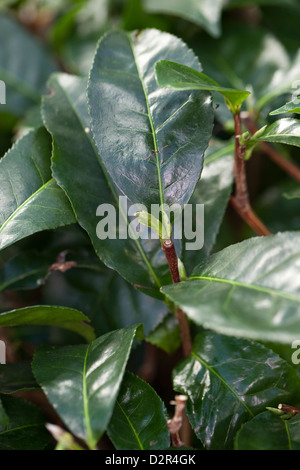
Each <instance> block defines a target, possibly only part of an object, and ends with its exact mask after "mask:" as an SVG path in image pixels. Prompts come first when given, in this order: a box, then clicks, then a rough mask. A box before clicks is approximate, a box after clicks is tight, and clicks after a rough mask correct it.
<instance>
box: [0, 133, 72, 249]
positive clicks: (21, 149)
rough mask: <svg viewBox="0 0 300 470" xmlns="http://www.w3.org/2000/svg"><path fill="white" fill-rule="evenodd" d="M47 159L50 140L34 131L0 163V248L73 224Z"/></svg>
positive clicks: (69, 211) (66, 202) (68, 207)
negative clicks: (42, 232)
mask: <svg viewBox="0 0 300 470" xmlns="http://www.w3.org/2000/svg"><path fill="white" fill-rule="evenodd" d="M50 156H51V140H50V137H49V135H48V134H47V133H46V131H45V130H44V129H38V130H36V131H32V132H30V133H29V134H27V135H26V136H25V137H23V138H22V139H20V140H19V141H17V143H16V144H15V145H14V146H13V147H12V149H11V150H9V152H8V153H7V154H6V155H5V156H4V157H3V158H2V159H1V160H0V186H1V201H0V249H3V248H6V247H8V246H9V245H12V244H13V243H15V242H17V241H19V240H21V239H22V238H25V237H27V236H29V235H32V234H33V233H36V232H40V231H42V230H47V229H53V228H56V227H61V226H63V225H68V224H72V223H74V222H75V218H74V215H73V211H72V209H71V206H70V204H69V202H68V200H67V198H66V196H65V194H64V193H63V191H62V190H61V189H60V188H59V187H58V186H57V184H56V182H55V181H54V180H53V178H52V176H51V170H50Z"/></svg>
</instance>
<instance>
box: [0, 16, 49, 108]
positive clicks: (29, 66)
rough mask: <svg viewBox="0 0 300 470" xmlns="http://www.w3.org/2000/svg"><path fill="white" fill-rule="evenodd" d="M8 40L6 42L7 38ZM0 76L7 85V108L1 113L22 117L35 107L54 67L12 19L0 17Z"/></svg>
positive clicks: (35, 43)
mask: <svg viewBox="0 0 300 470" xmlns="http://www.w3.org/2000/svg"><path fill="white" fill-rule="evenodd" d="M8 37H9V38H10V40H9V41H8V40H7V38H8ZM0 43H1V55H0V71H1V72H0V76H1V80H3V81H4V82H5V85H6V104H5V105H4V106H2V103H1V110H0V111H1V112H2V111H4V112H6V113H11V114H14V115H15V116H18V117H21V116H23V115H24V113H25V112H26V111H27V110H28V109H29V108H31V107H32V106H33V105H35V104H38V103H39V102H40V99H41V94H42V93H43V92H44V91H45V84H46V81H47V79H48V77H49V75H50V74H51V73H52V72H54V70H55V69H56V66H55V65H54V61H53V60H52V59H51V57H50V55H49V54H48V52H47V51H46V49H44V48H43V47H42V46H41V44H40V43H39V42H38V41H37V40H36V39H35V38H34V37H32V36H30V35H29V34H28V33H27V32H26V31H25V30H24V29H23V28H22V27H21V26H20V25H19V24H18V23H17V22H16V21H15V20H13V18H12V17H10V16H7V15H3V14H1V17H0Z"/></svg>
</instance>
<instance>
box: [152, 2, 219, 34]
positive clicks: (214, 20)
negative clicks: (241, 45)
mask: <svg viewBox="0 0 300 470" xmlns="http://www.w3.org/2000/svg"><path fill="white" fill-rule="evenodd" d="M144 5H145V8H146V10H147V11H149V12H150V13H167V14H169V15H176V16H179V17H181V18H184V19H186V20H189V21H191V22H192V23H196V24H198V25H200V26H202V27H203V28H204V29H205V30H206V31H207V32H209V33H210V34H211V35H212V36H219V35H220V33H221V24H220V21H221V12H222V0H214V1H213V2H212V1H207V0H185V1H182V0H144Z"/></svg>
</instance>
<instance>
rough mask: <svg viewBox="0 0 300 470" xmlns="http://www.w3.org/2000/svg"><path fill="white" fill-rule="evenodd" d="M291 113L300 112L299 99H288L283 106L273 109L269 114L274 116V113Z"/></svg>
mask: <svg viewBox="0 0 300 470" xmlns="http://www.w3.org/2000/svg"><path fill="white" fill-rule="evenodd" d="M285 113H287V114H291V113H296V114H300V99H299V98H298V97H297V98H294V99H293V100H292V101H289V102H288V103H286V104H285V105H284V106H281V108H278V109H275V110H274V111H272V112H271V113H270V115H271V116H274V115H276V114H285Z"/></svg>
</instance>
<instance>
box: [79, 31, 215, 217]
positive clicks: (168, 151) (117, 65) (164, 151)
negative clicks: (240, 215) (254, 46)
mask: <svg viewBox="0 0 300 470" xmlns="http://www.w3.org/2000/svg"><path fill="white" fill-rule="evenodd" d="M163 58H164V59H173V60H178V61H183V62H184V64H185V65H188V66H191V67H193V68H195V69H198V70H199V71H200V69H201V68H200V64H199V62H198V59H197V58H196V56H195V55H194V53H193V52H192V51H191V50H190V49H188V47H187V46H186V45H185V44H184V43H183V42H182V41H181V40H179V39H178V38H176V37H175V36H172V35H170V34H167V33H162V32H159V31H157V30H153V29H151V30H145V31H142V32H141V33H139V34H135V33H133V34H129V33H125V32H121V31H120V32H113V33H109V34H107V35H106V36H104V38H103V39H102V40H101V41H100V43H99V47H98V50H97V52H96V55H95V59H94V64H93V67H92V69H91V72H90V78H89V84H88V102H89V112H90V116H91V125H92V129H93V134H94V139H95V143H96V146H97V148H98V150H99V154H100V156H101V159H102V161H103V163H104V165H105V167H106V169H107V171H108V173H109V174H110V175H111V177H112V179H113V181H114V182H115V184H116V185H117V186H118V187H119V189H120V190H121V191H122V192H123V193H124V194H125V195H126V196H127V197H128V198H129V200H130V201H132V202H133V203H138V204H144V205H145V206H146V208H147V209H148V211H149V210H150V209H151V205H152V204H158V205H161V206H163V205H164V204H168V205H170V206H171V205H172V204H173V203H177V204H180V205H183V204H185V203H187V202H188V201H189V199H190V197H191V196H192V194H193V191H194V189H195V186H196V184H197V182H198V180H199V177H200V174H201V171H202V166H203V153H204V151H205V150H206V148H207V146H208V143H209V139H210V137H211V134H212V120H213V114H212V106H211V100H210V97H209V95H208V94H207V93H205V92H197V91H196V92H178V91H176V90H171V89H170V90H169V89H168V90H162V89H159V87H158V86H157V84H156V80H155V73H154V64H155V63H156V62H157V61H159V60H160V59H163ZM108 83H109V86H108Z"/></svg>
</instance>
